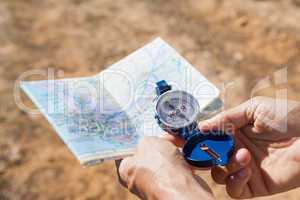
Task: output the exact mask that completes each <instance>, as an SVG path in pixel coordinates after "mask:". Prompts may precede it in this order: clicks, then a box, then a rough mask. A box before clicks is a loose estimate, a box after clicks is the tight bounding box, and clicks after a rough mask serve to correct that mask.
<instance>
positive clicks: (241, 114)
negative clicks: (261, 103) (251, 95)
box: [198, 100, 256, 132]
mask: <svg viewBox="0 0 300 200" xmlns="http://www.w3.org/2000/svg"><path fill="white" fill-rule="evenodd" d="M255 107H256V103H252V101H250V100H249V101H247V102H245V103H243V104H241V105H239V106H237V107H235V108H232V109H230V110H227V111H224V112H222V113H220V114H218V115H216V116H215V117H213V118H211V119H209V120H206V121H202V122H200V123H199V125H198V126H199V129H200V130H202V131H209V130H223V131H227V132H228V131H229V132H231V131H234V130H236V129H239V128H241V127H243V126H245V125H246V124H248V123H249V122H251V121H253V114H254V110H255Z"/></svg>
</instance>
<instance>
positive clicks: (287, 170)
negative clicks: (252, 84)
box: [199, 97, 300, 198]
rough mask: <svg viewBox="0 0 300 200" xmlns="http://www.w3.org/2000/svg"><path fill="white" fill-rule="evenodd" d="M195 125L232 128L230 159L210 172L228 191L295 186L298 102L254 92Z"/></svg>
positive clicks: (299, 180) (245, 193)
mask: <svg viewBox="0 0 300 200" xmlns="http://www.w3.org/2000/svg"><path fill="white" fill-rule="evenodd" d="M199 128H200V129H201V130H203V131H207V130H212V129H214V130H215V129H223V130H225V131H226V130H227V129H228V128H229V129H230V130H231V131H232V132H233V136H234V139H235V142H236V148H235V153H234V155H233V156H232V159H231V161H230V163H229V165H228V166H227V167H226V168H221V167H215V168H213V169H212V172H211V173H212V177H213V178H214V180H215V181H216V182H218V183H220V184H225V185H226V189H227V192H228V193H229V195H230V196H232V197H234V198H252V197H257V196H265V195H271V194H275V193H279V192H284V191H288V190H290V189H293V188H296V187H299V186H300V104H299V103H297V102H294V101H287V104H286V101H285V100H280V99H272V98H267V97H256V98H253V99H251V100H249V101H247V102H245V103H243V104H241V105H240V106H238V107H236V108H233V109H231V110H228V111H225V112H222V113H221V114H219V115H217V116H215V117H213V118H212V119H209V120H207V121H204V122H202V123H201V124H200V125H199ZM286 128H287V129H286Z"/></svg>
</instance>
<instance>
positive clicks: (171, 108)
mask: <svg viewBox="0 0 300 200" xmlns="http://www.w3.org/2000/svg"><path fill="white" fill-rule="evenodd" d="M198 112H199V104H198V101H197V100H196V99H195V97H193V96H192V95H191V94H189V93H187V92H184V91H180V90H175V91H168V92H166V93H164V94H162V95H161V96H160V97H159V99H158V101H157V104H156V114H157V116H158V117H159V119H160V121H161V122H162V123H164V124H165V125H166V126H168V127H170V128H174V129H176V128H183V127H185V126H188V125H190V124H191V123H193V122H195V121H196V120H197V115H198Z"/></svg>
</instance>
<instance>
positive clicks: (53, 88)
mask: <svg viewBox="0 0 300 200" xmlns="http://www.w3.org/2000/svg"><path fill="white" fill-rule="evenodd" d="M160 80H166V81H167V82H168V83H169V84H171V85H172V87H173V88H175V89H180V90H185V91H187V92H189V93H191V94H193V95H194V96H195V97H196V98H197V100H198V101H199V104H200V110H201V113H202V114H203V115H202V116H205V115H207V113H209V112H210V111H213V110H216V109H217V108H218V107H220V100H219V98H218V96H219V90H218V89H217V88H216V87H215V86H214V85H213V84H212V83H210V82H209V81H208V80H207V79H206V78H205V77H204V76H203V75H202V74H201V73H200V72H199V71H197V70H196V69H195V68H194V67H193V66H192V65H191V64H189V63H188V62H187V61H186V60H185V59H184V58H183V57H181V56H180V55H179V54H178V53H177V52H176V51H175V50H174V49H173V48H172V47H170V46H169V45H168V44H167V43H166V42H164V41H163V40H162V39H160V38H158V39H155V40H154V41H152V42H150V43H149V44H147V45H145V46H144V47H142V48H141V49H138V50H137V51H135V52H133V53H132V54H130V55H129V56H127V57H125V58H124V59H122V60H120V61H119V62H117V63H115V64H113V65H112V66H110V67H108V68H106V69H105V70H103V71H102V72H101V73H99V74H97V75H95V76H91V77H80V78H71V79H55V80H42V81H23V82H22V83H21V88H22V89H23V90H24V91H25V93H26V94H27V95H28V96H29V97H30V98H31V100H32V101H33V102H34V104H35V105H36V106H37V107H38V109H39V110H40V111H41V113H42V114H43V115H44V116H45V117H46V118H47V120H48V121H49V123H50V124H51V125H52V126H53V127H54V129H55V131H56V132H57V134H58V135H59V136H60V137H61V139H62V140H63V141H64V143H65V144H66V145H67V146H68V147H69V149H70V150H71V152H72V153H73V154H74V155H75V156H76V158H77V159H78V160H79V161H80V163H81V164H83V165H92V164H96V163H99V162H102V161H104V160H108V159H119V158H123V157H125V156H128V155H131V154H132V153H133V152H134V149H135V147H136V145H137V142H138V140H139V138H141V137H142V136H161V135H163V134H165V133H164V132H163V131H162V130H161V128H160V127H159V126H158V125H157V122H156V120H155V118H154V105H155V104H154V103H155V99H156V94H155V86H156V85H155V83H156V82H157V81H160Z"/></svg>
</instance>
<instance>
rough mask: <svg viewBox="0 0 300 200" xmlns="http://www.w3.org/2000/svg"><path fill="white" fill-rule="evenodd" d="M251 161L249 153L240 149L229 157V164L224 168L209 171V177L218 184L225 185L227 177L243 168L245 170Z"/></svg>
mask: <svg viewBox="0 0 300 200" xmlns="http://www.w3.org/2000/svg"><path fill="white" fill-rule="evenodd" d="M250 161H251V154H250V152H249V151H248V150H247V149H245V148H241V149H239V150H237V152H235V153H234V155H233V156H232V157H231V159H230V162H229V164H228V165H227V166H226V168H224V167H214V168H212V170H211V176H212V178H213V180H214V181H215V182H217V183H219V184H225V181H226V179H227V177H228V176H230V175H231V174H234V173H236V172H238V171H240V170H241V169H243V168H246V167H247V166H248V165H249V164H250Z"/></svg>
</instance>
